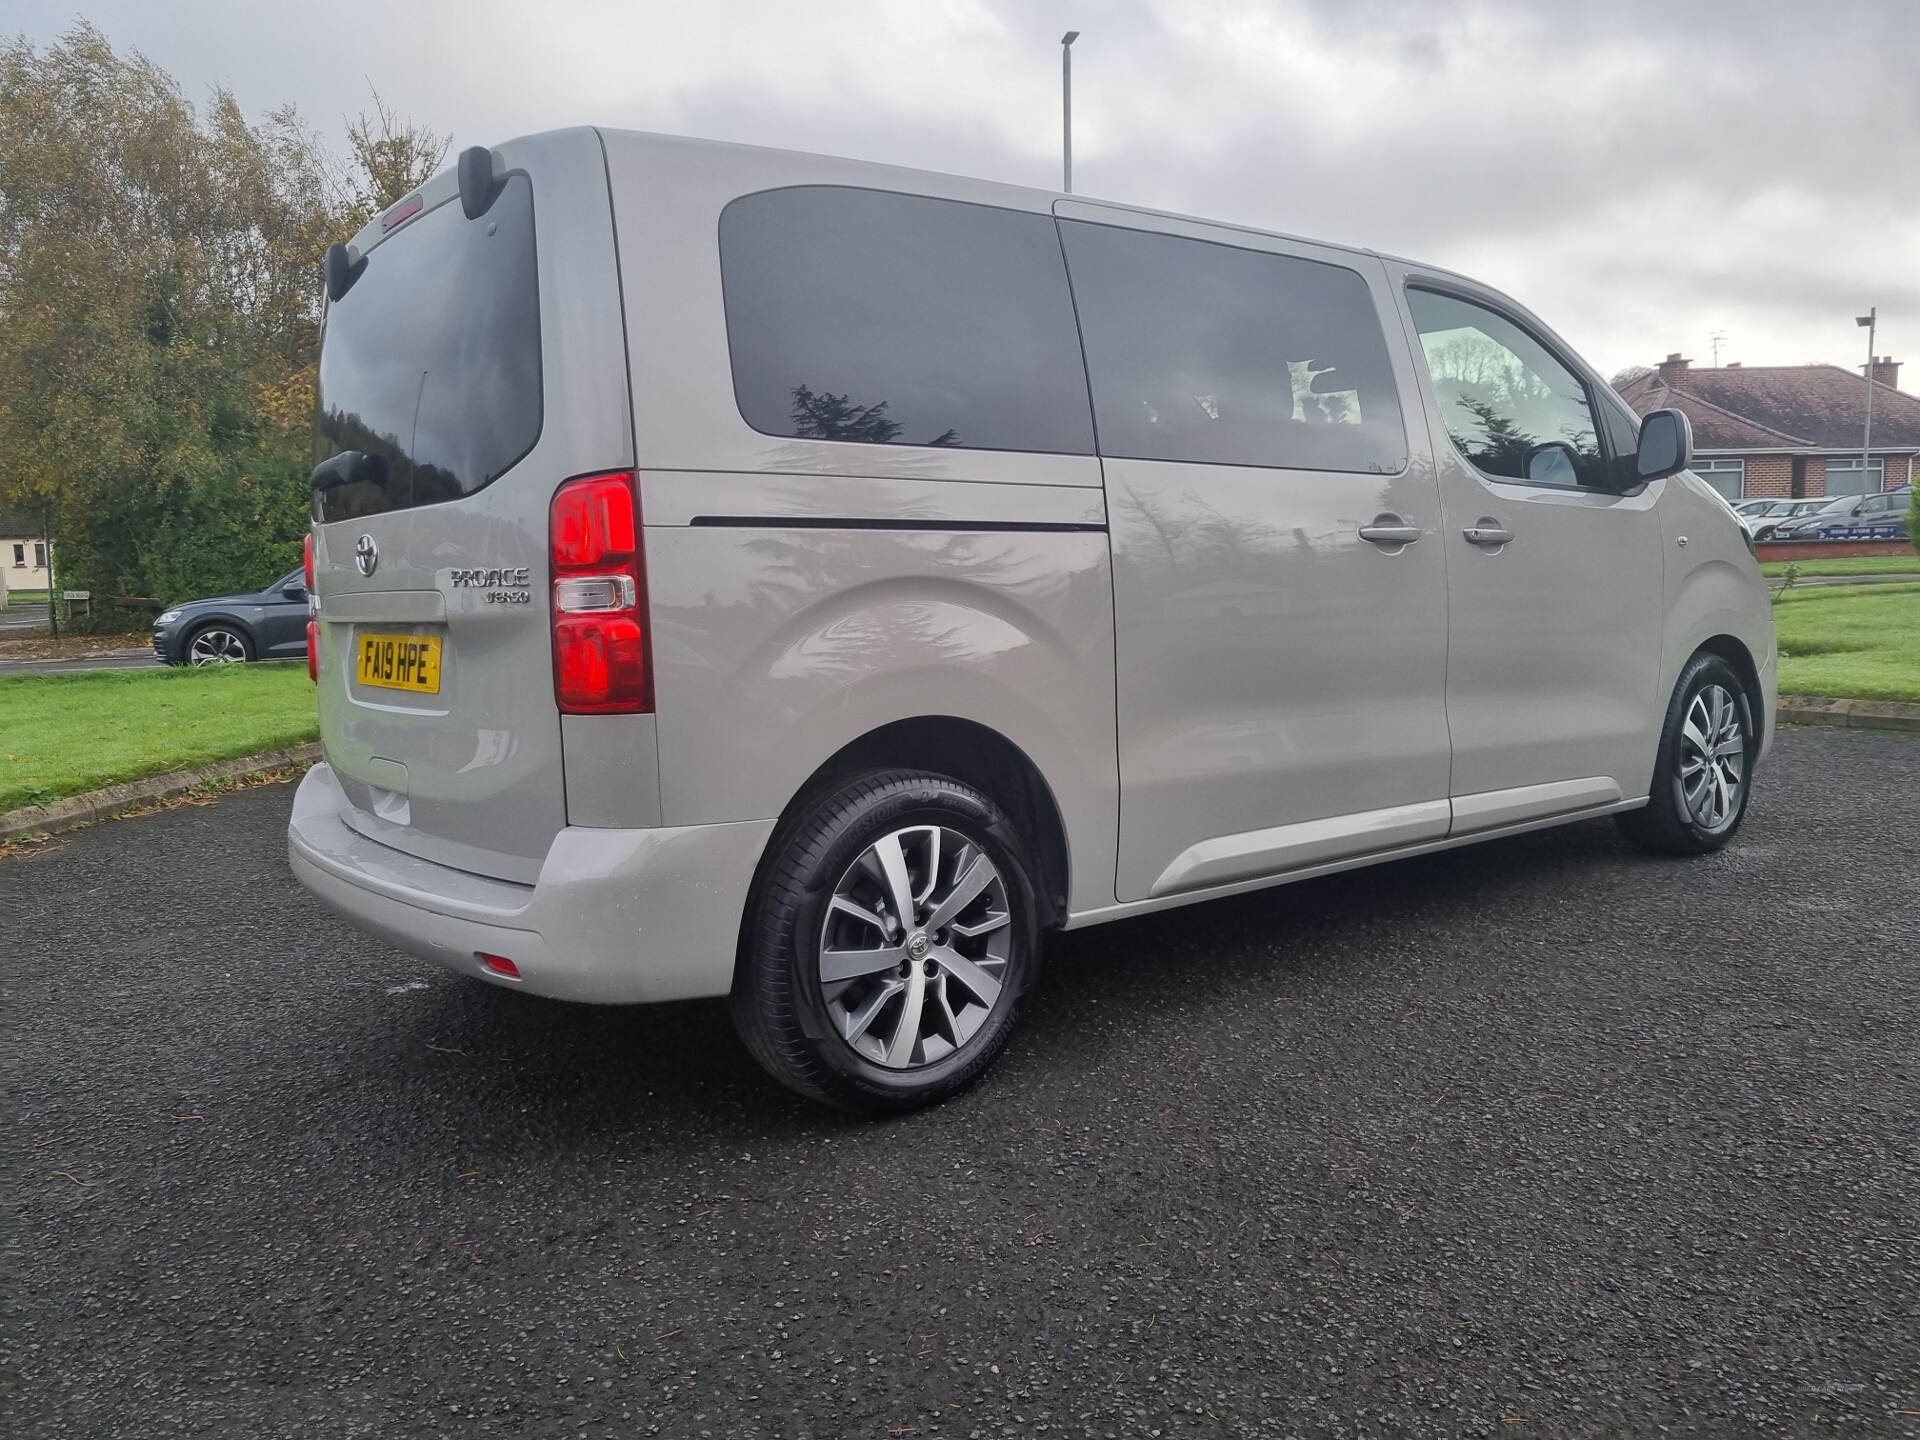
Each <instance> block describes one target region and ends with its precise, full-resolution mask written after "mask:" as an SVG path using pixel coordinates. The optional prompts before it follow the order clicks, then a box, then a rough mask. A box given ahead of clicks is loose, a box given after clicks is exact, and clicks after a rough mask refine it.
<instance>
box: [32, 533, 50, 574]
mask: <svg viewBox="0 0 1920 1440" xmlns="http://www.w3.org/2000/svg"><path fill="white" fill-rule="evenodd" d="M33 568H34V569H36V570H44V569H46V568H47V547H46V546H45V545H44V544H42V543H41V542H40V541H37V540H36V541H35V542H34V545H33Z"/></svg>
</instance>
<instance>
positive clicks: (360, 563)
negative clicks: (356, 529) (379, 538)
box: [353, 535, 380, 575]
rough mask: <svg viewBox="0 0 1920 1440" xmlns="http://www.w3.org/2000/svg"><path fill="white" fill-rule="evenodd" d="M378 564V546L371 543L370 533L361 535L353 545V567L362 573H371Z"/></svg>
mask: <svg viewBox="0 0 1920 1440" xmlns="http://www.w3.org/2000/svg"><path fill="white" fill-rule="evenodd" d="M379 564H380V547H379V546H378V545H376V544H374V543H373V537H372V536H371V535H362V536H361V537H360V540H359V543H358V544H356V545H355V546H354V547H353V568H354V569H356V570H358V571H359V572H360V573H361V574H362V575H371V574H372V573H373V572H374V571H375V569H377V568H378V567H379Z"/></svg>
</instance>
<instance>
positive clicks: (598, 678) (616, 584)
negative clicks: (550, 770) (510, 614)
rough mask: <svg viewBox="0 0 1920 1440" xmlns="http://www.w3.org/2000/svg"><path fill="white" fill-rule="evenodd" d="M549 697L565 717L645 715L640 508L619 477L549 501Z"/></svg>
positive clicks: (648, 691)
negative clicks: (551, 656) (551, 629)
mask: <svg viewBox="0 0 1920 1440" xmlns="http://www.w3.org/2000/svg"><path fill="white" fill-rule="evenodd" d="M550 534H551V538H552V548H553V693H554V698H555V700H556V701H558V702H559V705H560V709H561V711H562V712H564V713H566V714H569V715H631V714H643V713H645V712H647V711H649V710H651V709H653V683H652V666H651V664H650V662H649V656H648V653H647V652H648V649H649V646H648V644H647V580H646V571H645V569H644V568H643V566H642V565H641V553H640V505H639V500H638V497H637V495H636V493H635V487H634V478H633V476H632V475H631V474H629V473H627V472H625V471H622V472H620V473H618V474H612V475H586V476H582V477H581V478H580V479H578V480H569V481H568V482H567V483H566V484H564V485H562V486H561V487H560V489H559V490H558V491H557V492H556V493H555V495H554V497H553V513H552V517H551V529H550Z"/></svg>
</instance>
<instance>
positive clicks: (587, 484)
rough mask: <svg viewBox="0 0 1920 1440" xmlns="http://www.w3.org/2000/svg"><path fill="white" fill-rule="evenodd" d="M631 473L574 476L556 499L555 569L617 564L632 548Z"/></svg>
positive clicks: (632, 507)
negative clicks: (580, 477) (576, 477)
mask: <svg viewBox="0 0 1920 1440" xmlns="http://www.w3.org/2000/svg"><path fill="white" fill-rule="evenodd" d="M633 512H634V504H633V476H631V475H590V476H588V477H587V478H586V479H584V480H570V481H568V482H567V483H566V484H565V485H563V486H561V487H560V493H559V494H557V495H555V496H554V497H553V568H554V569H555V570H560V569H563V568H564V569H568V570H578V569H582V568H585V567H587V566H609V567H613V566H617V565H618V562H620V561H623V560H626V559H628V558H629V557H630V556H632V554H633V552H634V513H633Z"/></svg>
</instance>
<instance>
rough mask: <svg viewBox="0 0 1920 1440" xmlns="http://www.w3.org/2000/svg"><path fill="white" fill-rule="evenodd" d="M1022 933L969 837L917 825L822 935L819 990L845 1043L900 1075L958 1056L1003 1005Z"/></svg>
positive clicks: (897, 835) (874, 866)
mask: <svg viewBox="0 0 1920 1440" xmlns="http://www.w3.org/2000/svg"><path fill="white" fill-rule="evenodd" d="M1012 922H1013V917H1012V914H1011V912H1010V910H1009V908H1008V904H1007V887H1006V882H1005V880H1004V879H1003V878H1002V877H1001V875H1000V872H999V870H998V869H997V868H996V867H995V866H994V863H993V862H992V861H991V860H990V859H988V858H987V854H986V852H985V851H984V850H982V849H981V848H980V846H979V845H978V844H976V843H975V842H974V841H973V840H971V839H969V838H968V837H967V836H966V835H964V834H962V833H961V832H960V831H958V830H954V829H951V828H949V827H947V826H943V825H916V826H911V827H908V828H906V829H902V830H895V831H894V832H893V833H892V834H889V835H884V836H882V837H881V838H880V839H878V840H876V841H874V843H873V844H871V845H869V846H868V847H867V848H866V849H865V850H863V851H862V852H861V853H860V855H859V856H858V857H857V858H856V859H855V860H854V862H853V863H852V864H851V865H849V866H848V867H847V871H846V873H845V874H844V875H842V876H841V877H840V882H839V884H837V885H836V886H834V889H833V895H832V897H831V898H830V899H829V900H828V902H827V911H826V917H825V919H824V920H822V922H821V926H820V990H821V995H822V996H823V998H824V999H825V1001H826V1006H827V1013H828V1015H829V1016H830V1018H831V1019H832V1021H833V1023H834V1024H835V1026H836V1027H837V1028H838V1030H839V1032H840V1037H841V1038H842V1039H843V1040H845V1041H846V1043H847V1044H848V1045H849V1046H851V1047H852V1048H853V1050H854V1051H855V1052H856V1053H858V1054H859V1055H861V1056H863V1057H864V1058H866V1059H868V1060H871V1061H873V1062H875V1063H876V1064H880V1065H885V1066H887V1067H888V1068H890V1069H895V1070H914V1069H919V1068H920V1067H922V1066H926V1065H932V1064H935V1063H937V1062H938V1061H940V1060H943V1059H945V1058H946V1057H947V1056H949V1055H952V1054H953V1053H954V1052H955V1051H956V1050H959V1049H960V1048H961V1047H962V1046H964V1045H965V1044H966V1043H967V1042H968V1041H969V1040H971V1039H972V1038H973V1037H974V1036H975V1035H977V1034H979V1033H980V1029H981V1027H982V1026H983V1025H984V1024H985V1023H986V1021H987V1019H988V1018H989V1017H990V1016H991V1015H992V1014H993V1013H994V1011H995V1010H996V1009H997V1008H998V1006H999V1004H1000V997H1001V993H1002V985H1003V979H1004V976H1005V974H1006V969H1007V964H1008V962H1009V961H1010V960H1011V959H1012V956H1013V937H1014V927H1013V923H1012Z"/></svg>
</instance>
